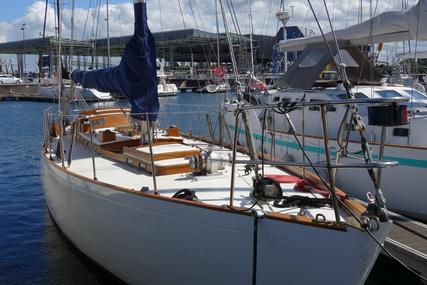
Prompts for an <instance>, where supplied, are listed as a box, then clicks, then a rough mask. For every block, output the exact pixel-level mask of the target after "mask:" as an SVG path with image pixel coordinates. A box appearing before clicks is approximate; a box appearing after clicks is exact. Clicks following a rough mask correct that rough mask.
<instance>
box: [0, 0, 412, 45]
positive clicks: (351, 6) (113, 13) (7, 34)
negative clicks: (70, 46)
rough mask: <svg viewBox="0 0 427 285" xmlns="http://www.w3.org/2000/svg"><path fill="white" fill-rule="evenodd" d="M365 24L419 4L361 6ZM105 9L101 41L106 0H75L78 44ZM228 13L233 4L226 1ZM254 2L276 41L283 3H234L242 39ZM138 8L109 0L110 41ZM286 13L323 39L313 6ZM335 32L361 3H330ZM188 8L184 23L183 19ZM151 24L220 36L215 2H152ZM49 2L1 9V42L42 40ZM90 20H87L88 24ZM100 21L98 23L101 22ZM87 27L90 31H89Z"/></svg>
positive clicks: (292, 5)
mask: <svg viewBox="0 0 427 285" xmlns="http://www.w3.org/2000/svg"><path fill="white" fill-rule="evenodd" d="M361 1H362V6H363V19H364V20H366V19H368V18H369V15H370V9H369V7H370V2H372V4H373V7H375V5H376V3H378V8H377V14H378V13H381V12H384V11H389V10H401V8H402V1H405V2H408V6H412V5H413V4H414V3H415V2H416V0H377V1H375V0H361ZM48 2H49V3H50V5H49V7H48V15H47V31H46V33H47V35H53V34H54V32H55V26H56V21H55V16H54V7H53V4H52V3H53V2H54V1H53V0H49V1H48ZM71 2H72V0H63V3H64V11H63V24H62V27H63V35H64V36H65V37H69V36H70V31H71V20H70V19H71ZM99 2H100V3H101V9H100V11H101V12H100V17H99V22H98V35H97V37H98V38H101V37H106V26H107V25H106V21H105V18H106V5H105V4H106V0H75V3H76V4H75V5H76V11H75V15H76V16H75V35H76V39H88V38H91V37H94V34H95V33H94V31H95V30H96V29H95V27H96V23H97V21H94V16H93V15H94V5H95V3H99ZM222 2H223V3H224V5H225V9H226V10H227V15H229V14H228V8H227V7H226V4H225V3H227V1H225V0H222ZM248 2H251V4H252V5H251V8H252V15H253V26H254V32H255V33H257V34H269V35H274V34H275V33H276V31H277V27H278V22H277V20H276V18H275V13H276V12H277V11H278V10H279V5H280V2H281V0H232V3H233V6H234V8H235V13H236V15H237V18H238V23H239V26H240V30H241V32H242V33H248V32H249V21H248V19H249V17H248V7H249V6H248ZM312 2H313V6H314V9H315V11H316V13H317V16H318V18H319V19H320V21H321V24H322V25H323V26H324V27H326V28H325V31H328V30H329V28H327V27H328V25H327V22H326V16H325V15H326V13H325V9H324V7H323V1H320V0H312ZM132 3H133V2H132V1H131V0H109V14H110V17H109V19H110V20H109V22H110V35H111V36H123V35H130V34H132V32H133V21H134V17H133V4H132ZM284 3H285V6H286V9H287V10H289V11H292V12H293V18H292V19H291V21H290V23H289V24H290V25H298V26H303V27H306V28H309V29H312V30H314V32H315V33H316V34H319V32H318V28H317V25H316V23H315V22H314V18H313V15H312V13H311V11H310V10H309V7H308V5H307V0H285V1H284ZM326 3H327V6H328V9H329V12H330V14H331V16H332V19H333V25H334V28H335V29H339V28H344V27H346V26H349V25H353V24H356V23H357V21H358V17H357V15H358V9H359V6H360V1H358V0H326ZM179 4H181V7H182V13H183V17H182V16H181V13H180V6H179ZM147 10H148V21H149V26H150V28H151V30H152V31H153V32H158V31H167V30H175V29H183V28H184V27H186V28H199V29H201V30H207V31H211V32H215V30H216V10H215V1H214V0H147ZM44 11H45V0H12V1H9V0H8V1H2V7H1V9H0V42H7V41H16V40H21V39H22V38H23V33H22V30H20V29H21V27H22V24H24V23H25V24H26V25H25V38H26V39H28V38H37V37H40V34H41V32H42V30H43V21H44V14H45V13H44ZM86 19H87V20H86ZM227 19H228V20H227V21H228V23H229V26H230V29H231V30H232V31H234V28H233V24H232V22H231V20H230V17H229V16H228V18H227ZM95 20H96V17H95ZM85 23H86V25H85ZM220 27H221V28H220V29H221V30H223V21H222V18H221V17H220Z"/></svg>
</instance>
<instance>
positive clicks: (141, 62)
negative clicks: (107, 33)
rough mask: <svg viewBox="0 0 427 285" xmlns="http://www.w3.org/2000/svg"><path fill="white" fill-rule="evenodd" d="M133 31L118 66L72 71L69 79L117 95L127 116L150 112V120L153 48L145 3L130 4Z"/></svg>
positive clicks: (153, 111) (154, 101) (154, 103)
mask: <svg viewBox="0 0 427 285" xmlns="http://www.w3.org/2000/svg"><path fill="white" fill-rule="evenodd" d="M134 10H135V31H134V35H133V36H132V38H131V39H130V41H129V42H128V43H127V45H126V48H125V50H124V52H123V55H122V59H121V61H120V64H119V66H116V67H111V68H106V69H99V70H94V71H81V70H75V71H73V73H72V74H71V78H72V79H73V80H74V81H75V82H76V83H80V84H81V85H82V86H83V87H84V88H94V89H97V90H98V91H101V92H113V93H120V94H121V95H123V96H125V97H126V98H127V99H128V101H129V102H130V104H131V106H132V109H131V114H133V117H136V118H144V117H143V116H140V115H137V114H142V113H147V112H148V113H150V114H149V118H148V119H149V120H150V121H154V120H156V118H157V112H158V111H159V100H158V95H157V68H156V47H155V42H154V37H153V35H152V34H151V31H150V29H149V28H148V24H147V8H146V4H145V3H136V4H134Z"/></svg>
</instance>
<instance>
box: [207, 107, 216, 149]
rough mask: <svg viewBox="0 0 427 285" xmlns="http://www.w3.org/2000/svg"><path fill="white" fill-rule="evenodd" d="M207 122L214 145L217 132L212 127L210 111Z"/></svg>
mask: <svg viewBox="0 0 427 285" xmlns="http://www.w3.org/2000/svg"><path fill="white" fill-rule="evenodd" d="M206 123H207V124H208V131H209V136H210V137H211V143H212V144H213V145H215V144H216V143H215V132H214V130H213V127H212V121H211V117H210V116H209V114H208V113H206Z"/></svg>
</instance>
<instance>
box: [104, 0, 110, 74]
mask: <svg viewBox="0 0 427 285" xmlns="http://www.w3.org/2000/svg"><path fill="white" fill-rule="evenodd" d="M105 2H106V6H107V7H106V8H107V19H106V21H107V67H110V64H111V46H110V17H109V5H108V0H105Z"/></svg>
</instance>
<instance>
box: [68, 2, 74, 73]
mask: <svg viewBox="0 0 427 285" xmlns="http://www.w3.org/2000/svg"><path fill="white" fill-rule="evenodd" d="M74 12H75V0H72V1H71V43H70V61H69V64H68V66H69V68H70V69H71V70H72V69H73V66H72V64H73V53H74Z"/></svg>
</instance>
